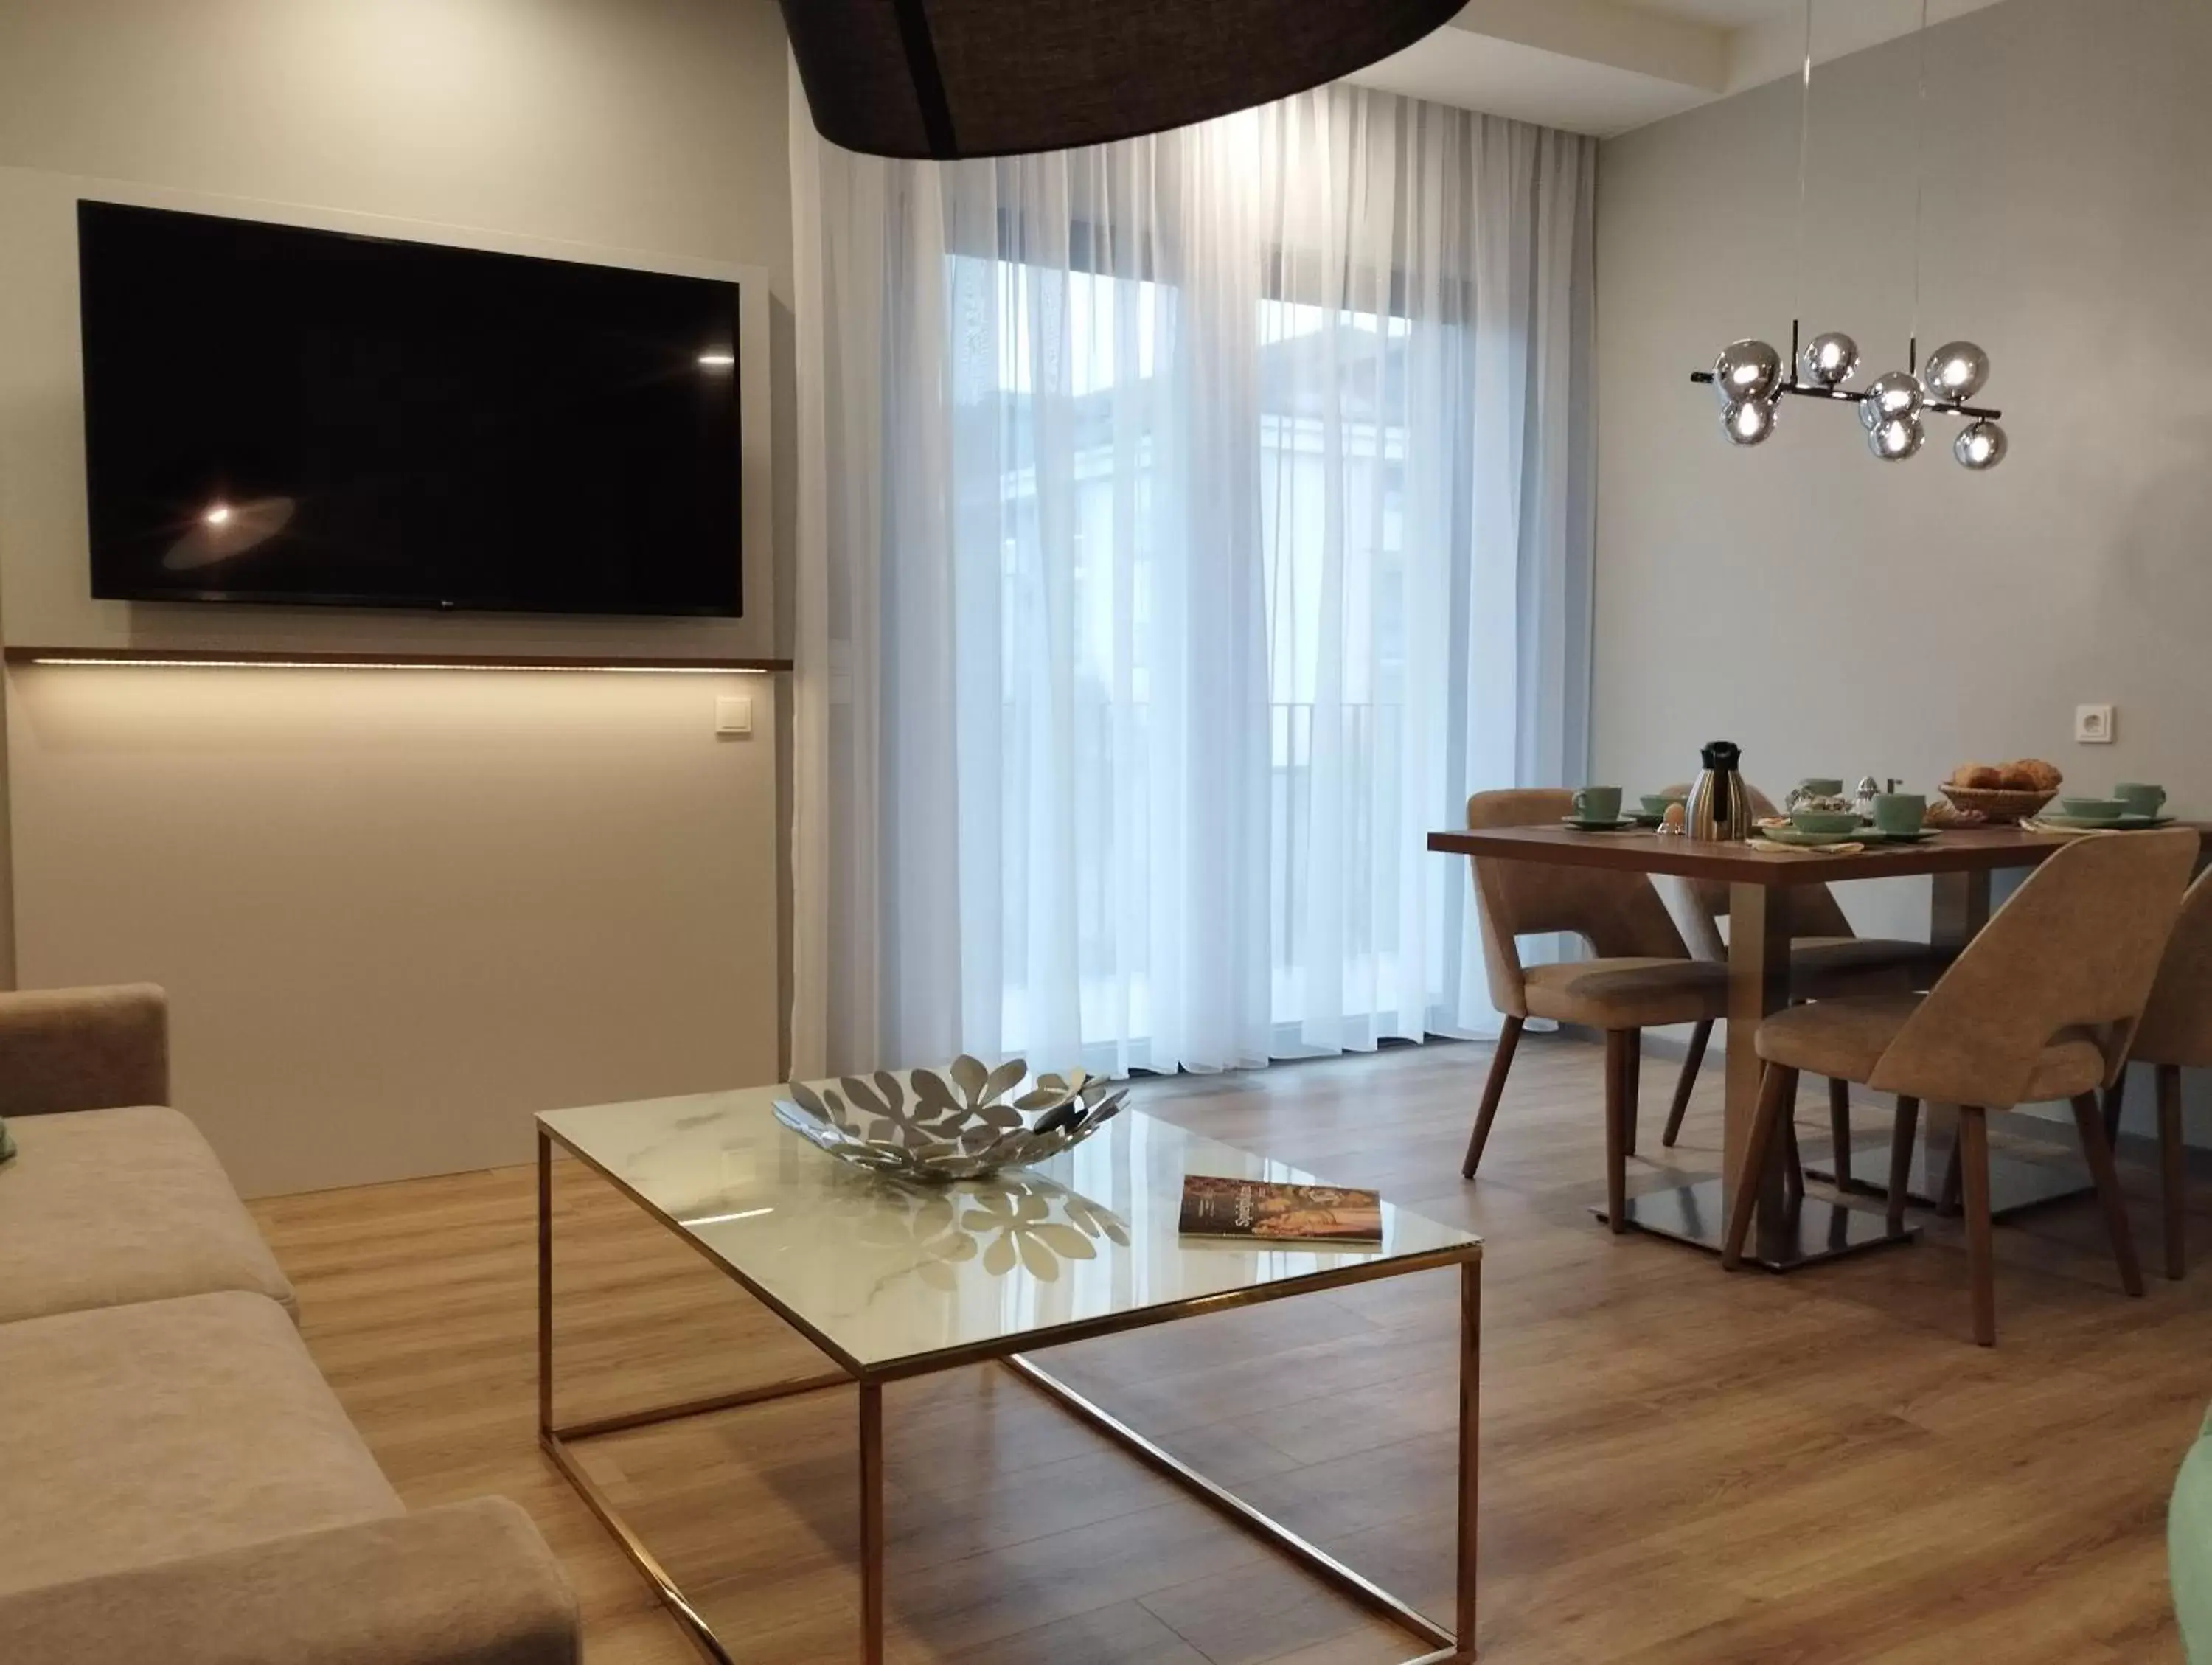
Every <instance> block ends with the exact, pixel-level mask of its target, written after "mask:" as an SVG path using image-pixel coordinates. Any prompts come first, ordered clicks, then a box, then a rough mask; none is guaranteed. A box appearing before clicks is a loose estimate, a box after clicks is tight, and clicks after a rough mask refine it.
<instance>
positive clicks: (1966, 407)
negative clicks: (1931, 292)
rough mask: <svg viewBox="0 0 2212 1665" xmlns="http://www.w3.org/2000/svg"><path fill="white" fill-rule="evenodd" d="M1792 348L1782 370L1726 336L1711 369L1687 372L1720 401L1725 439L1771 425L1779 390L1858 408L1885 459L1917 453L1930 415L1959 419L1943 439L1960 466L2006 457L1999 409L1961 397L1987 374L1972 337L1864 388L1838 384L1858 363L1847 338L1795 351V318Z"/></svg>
mask: <svg viewBox="0 0 2212 1665" xmlns="http://www.w3.org/2000/svg"><path fill="white" fill-rule="evenodd" d="M1919 345H1920V343H1918V342H1917V341H1915V342H1914V343H1912V349H1911V351H1910V352H1909V354H1908V355H1907V357H1906V361H1905V362H1907V363H1911V362H1912V360H1913V359H1916V358H1917V357H1918V356H1919ZM1790 349H1791V350H1790V362H1789V364H1788V366H1787V367H1786V368H1785V367H1784V364H1783V362H1782V355H1781V354H1779V353H1778V352H1777V351H1775V349H1773V348H1772V347H1771V346H1769V345H1768V344H1767V343H1765V342H1764V341H1732V342H1730V343H1729V344H1728V345H1727V346H1725V347H1723V348H1722V349H1721V355H1720V356H1719V358H1717V359H1716V360H1715V361H1714V362H1713V368H1711V369H1710V370H1699V371H1696V372H1694V373H1693V374H1692V375H1691V377H1690V380H1692V381H1699V382H1707V383H1710V384H1711V386H1712V390H1713V396H1714V397H1715V398H1717V399H1718V400H1719V401H1720V406H1721V431H1722V432H1723V433H1724V434H1727V435H1728V436H1729V441H1731V442H1732V443H1734V444H1736V445H1759V444H1761V443H1763V442H1764V441H1765V439H1766V438H1767V436H1768V435H1769V434H1772V433H1773V432H1774V422H1775V416H1776V413H1777V411H1778V409H1779V407H1780V405H1781V403H1782V400H1783V398H1784V395H1794V396H1795V397H1796V398H1814V399H1833V400H1836V401H1838V402H1841V403H1844V404H1856V405H1857V406H1858V412H1859V426H1860V427H1861V428H1864V429H1865V430H1866V442H1867V449H1868V450H1869V451H1871V452H1872V453H1874V454H1875V456H1877V457H1879V458H1880V459H1881V460H1882V461H1884V462H1886V463H1901V462H1903V461H1904V460H1905V459H1906V458H1908V457H1916V456H1917V455H1919V454H1920V448H1921V447H1923V445H1925V444H1926V443H1927V442H1928V418H1929V417H1930V416H1963V417H1965V418H1966V426H1965V427H1964V428H1960V430H1959V433H1958V436H1957V437H1956V438H1955V439H1954V440H1953V441H1951V454H1952V456H1954V457H1955V458H1956V459H1958V460H1959V463H1960V466H1961V467H1964V468H1970V469H1972V470H1974V471H1977V472H1978V471H1981V470H1983V469H1986V468H1995V467H1996V465H1998V464H1999V463H2001V462H2002V461H2003V460H2004V454H2005V443H2006V441H2005V431H2004V429H2003V428H2000V427H1999V426H1998V425H1997V419H1998V418H1999V417H2000V416H2003V415H2004V412H2003V411H2002V410H1991V409H1990V408H1988V407H1987V406H1984V405H1978V404H1970V403H1969V402H1968V401H1970V400H1971V399H1972V398H1973V397H1974V395H1975V394H1977V393H1978V392H1981V391H1982V386H1983V384H1984V383H1985V382H1986V381H1988V380H1989V379H1990V355H1988V354H1987V353H1985V352H1984V351H1983V350H1982V349H1980V348H1978V347H1977V346H1976V345H1974V343H1972V342H1971V341H1950V342H1946V343H1944V344H1943V345H1942V346H1941V347H1938V348H1937V349H1936V350H1935V351H1934V352H1932V353H1930V354H1929V355H1928V362H1926V363H1925V364H1923V366H1922V367H1921V370H1920V374H1918V375H1917V376H1916V375H1914V374H1912V372H1911V371H1910V370H1885V371H1884V372H1882V374H1880V375H1878V376H1876V377H1875V379H1874V380H1871V381H1869V383H1867V385H1866V386H1863V387H1852V386H1847V385H1846V384H1848V383H1849V382H1850V379H1851V377H1852V376H1853V375H1855V374H1857V371H1858V368H1859V348H1858V343H1857V342H1855V341H1853V340H1852V339H1851V338H1850V337H1849V336H1847V335H1844V334H1842V333H1841V332H1839V331H1828V332H1826V334H1822V335H1816V336H1814V337H1813V338H1812V340H1810V341H1809V342H1808V343H1805V345H1804V347H1803V349H1802V350H1800V349H1798V347H1797V326H1796V325H1795V324H1794V323H1793V324H1792V325H1790Z"/></svg>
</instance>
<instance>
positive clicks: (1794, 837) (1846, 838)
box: [1754, 827, 1878, 850]
mask: <svg viewBox="0 0 2212 1665" xmlns="http://www.w3.org/2000/svg"><path fill="white" fill-rule="evenodd" d="M1754 836H1757V837H1759V838H1763V839H1765V841H1766V842H1768V843H1770V844H1791V845H1795V846H1796V847H1797V848H1800V849H1807V850H1819V849H1825V848H1827V847H1828V846H1829V845H1831V844H1863V843H1865V842H1867V840H1868V838H1869V836H1878V835H1869V833H1867V832H1865V831H1863V830H1862V831H1858V832H1840V833H1814V832H1800V831H1799V830H1798V829H1796V828H1795V827H1761V828H1760V829H1759V831H1758V832H1757V834H1756V835H1754Z"/></svg>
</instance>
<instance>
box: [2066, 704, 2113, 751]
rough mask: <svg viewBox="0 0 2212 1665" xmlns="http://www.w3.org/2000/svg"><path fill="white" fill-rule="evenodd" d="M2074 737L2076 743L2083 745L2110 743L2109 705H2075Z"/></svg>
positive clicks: (2110, 715) (2110, 719) (2110, 710)
mask: <svg viewBox="0 0 2212 1665" xmlns="http://www.w3.org/2000/svg"><path fill="white" fill-rule="evenodd" d="M2074 738H2075V743H2076V744H2081V745H2085V746H2103V745H2110V744H2112V707H2110V706H2109V705H2077V706H2075V708H2074Z"/></svg>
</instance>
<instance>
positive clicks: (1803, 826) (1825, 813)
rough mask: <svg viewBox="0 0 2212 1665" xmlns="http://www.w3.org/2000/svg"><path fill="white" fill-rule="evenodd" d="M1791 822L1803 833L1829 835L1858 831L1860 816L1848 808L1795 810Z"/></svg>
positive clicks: (1792, 812) (1791, 815)
mask: <svg viewBox="0 0 2212 1665" xmlns="http://www.w3.org/2000/svg"><path fill="white" fill-rule="evenodd" d="M1790 825H1791V826H1793V827H1795V828H1796V829H1797V830H1798V831H1799V832H1801V833H1814V834H1819V835H1822V836H1828V835H1832V834H1836V833H1847V832H1857V830H1858V825H1859V818H1858V817H1857V816H1856V815H1853V814H1852V813H1851V812H1850V811H1848V810H1793V811H1790Z"/></svg>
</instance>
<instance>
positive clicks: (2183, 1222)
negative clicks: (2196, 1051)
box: [2158, 1064, 2189, 1278]
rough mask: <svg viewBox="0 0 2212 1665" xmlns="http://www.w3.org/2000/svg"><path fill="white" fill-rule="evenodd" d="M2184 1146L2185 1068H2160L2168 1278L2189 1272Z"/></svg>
mask: <svg viewBox="0 0 2212 1665" xmlns="http://www.w3.org/2000/svg"><path fill="white" fill-rule="evenodd" d="M2187 1160H2188V1159H2187V1156H2186V1153H2185V1152H2184V1150H2183V1148H2182V1143H2181V1066H2179V1065H2178V1064H2160V1066H2158V1174H2159V1191H2160V1203H2161V1205H2162V1206H2163V1207H2164V1209H2165V1212H2166V1276H2167V1277H2169V1278H2179V1277H2180V1276H2181V1275H2182V1274H2183V1273H2185V1272H2186V1271H2187V1270H2188V1269H2189V1266H2188V1262H2189V1247H2188V1237H2189V1230H2188V1228H2189V1215H2188V1212H2187V1211H2188V1200H2189V1169H2188V1165H2187Z"/></svg>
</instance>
